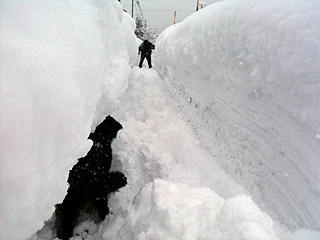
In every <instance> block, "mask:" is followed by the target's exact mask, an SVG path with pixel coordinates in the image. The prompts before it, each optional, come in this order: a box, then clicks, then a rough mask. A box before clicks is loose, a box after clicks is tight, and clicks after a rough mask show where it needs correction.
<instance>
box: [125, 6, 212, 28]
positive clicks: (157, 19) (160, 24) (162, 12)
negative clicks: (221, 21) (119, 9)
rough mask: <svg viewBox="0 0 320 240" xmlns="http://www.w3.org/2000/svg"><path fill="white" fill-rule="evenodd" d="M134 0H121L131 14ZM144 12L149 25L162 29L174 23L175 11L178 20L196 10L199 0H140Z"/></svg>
mask: <svg viewBox="0 0 320 240" xmlns="http://www.w3.org/2000/svg"><path fill="white" fill-rule="evenodd" d="M131 2H132V0H121V3H122V5H123V8H124V9H126V10H127V11H128V13H130V14H131ZM139 2H140V5H141V7H142V9H143V14H144V16H145V18H146V19H147V24H148V26H149V27H152V28H154V29H155V30H162V29H164V28H166V27H168V26H170V25H172V24H173V20H174V11H177V16H176V22H181V21H182V20H183V19H184V18H186V17H188V16H189V15H190V14H192V13H193V12H195V10H196V5H197V0H140V1H139ZM200 2H206V3H207V4H209V3H212V2H213V0H207V1H205V0H202V1H201V0H200Z"/></svg>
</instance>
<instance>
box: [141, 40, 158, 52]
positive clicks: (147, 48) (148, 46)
mask: <svg viewBox="0 0 320 240" xmlns="http://www.w3.org/2000/svg"><path fill="white" fill-rule="evenodd" d="M154 49H155V46H154V45H153V44H152V43H151V42H149V41H148V40H144V41H143V43H141V45H140V47H139V54H140V53H141V54H142V55H151V53H152V50H154Z"/></svg>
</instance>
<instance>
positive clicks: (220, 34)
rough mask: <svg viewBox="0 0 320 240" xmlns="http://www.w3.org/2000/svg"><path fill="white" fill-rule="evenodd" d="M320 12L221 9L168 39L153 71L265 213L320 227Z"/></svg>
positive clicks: (311, 6)
mask: <svg viewBox="0 0 320 240" xmlns="http://www.w3.org/2000/svg"><path fill="white" fill-rule="evenodd" d="M319 16H320V5H319V3H318V2H316V1H301V2H294V3H292V2H287V1H282V2H281V3H279V2H276V1H271V2H238V1H224V2H221V3H216V4H213V5H210V6H208V7H207V8H205V9H203V10H201V11H199V12H197V13H196V14H193V15H192V16H190V17H189V18H187V19H186V20H185V21H183V22H182V23H180V24H177V25H175V26H172V27H169V28H168V29H167V30H166V31H164V32H163V33H162V34H161V35H160V37H159V39H158V41H157V43H156V52H155V55H156V59H155V67H156V68H157V69H158V71H159V73H160V75H161V76H162V77H163V78H164V81H165V82H166V83H167V85H168V89H169V90H170V91H171V94H172V95H173V96H175V98H176V99H177V101H178V105H179V108H180V112H181V114H182V116H183V117H184V119H186V120H188V121H190V122H191V123H192V125H193V127H194V129H195V131H196V133H197V135H198V136H199V137H200V141H201V142H202V143H203V144H204V145H205V146H206V147H207V148H208V149H209V150H210V151H211V154H212V155H213V156H215V159H216V160H217V161H218V162H219V163H220V165H221V166H222V167H223V168H224V169H225V170H226V171H227V172H228V173H229V174H231V175H232V176H233V177H234V179H236V180H237V181H238V182H239V183H241V184H243V185H244V186H245V187H246V188H247V190H248V191H249V192H250V193H251V194H252V195H253V198H254V200H255V201H256V202H258V203H259V206H260V207H261V208H262V209H263V210H266V211H267V212H268V213H269V214H271V216H272V217H273V218H274V219H279V220H280V221H281V222H283V223H285V224H286V225H287V226H288V227H290V228H291V229H295V228H299V227H307V228H312V229H319V228H320V217H319V215H318V213H317V209H318V206H319V205H318V203H319V200H320V198H319V196H320V191H319V184H318V182H319V171H320V166H319V156H320V143H319V140H317V139H316V136H317V134H318V133H319V132H318V131H319V129H320V128H319V127H320V118H319V116H320V82H319V80H320V78H319V76H320V47H319V46H320V44H319V39H320V28H319V26H320V18H319Z"/></svg>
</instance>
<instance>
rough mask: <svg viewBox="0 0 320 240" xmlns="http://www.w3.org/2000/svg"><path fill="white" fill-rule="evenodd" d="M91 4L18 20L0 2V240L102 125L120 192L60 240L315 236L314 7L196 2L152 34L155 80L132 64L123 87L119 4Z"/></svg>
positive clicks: (45, 203)
mask: <svg viewBox="0 0 320 240" xmlns="http://www.w3.org/2000/svg"><path fill="white" fill-rule="evenodd" d="M44 2H45V1H44ZM94 2H95V7H93V6H92V5H90V4H85V3H83V4H84V5H82V4H80V6H81V7H80V8H79V5H77V4H75V3H69V2H68V4H66V3H65V2H63V3H61V4H60V3H55V4H54V5H51V6H50V8H47V5H46V4H45V5H40V6H42V7H41V11H36V9H37V8H33V7H34V6H39V5H32V4H31V5H28V7H29V8H30V9H31V12H30V14H29V12H26V11H24V9H25V7H26V6H25V5H19V6H21V8H20V7H19V8H18V10H19V11H18V12H16V11H13V10H15V9H16V7H18V6H15V7H14V8H11V7H10V6H13V5H8V2H4V4H3V1H2V2H1V5H0V7H1V11H3V12H4V13H5V15H3V14H1V18H2V19H7V20H10V21H6V22H7V23H6V24H3V21H1V24H2V25H1V50H2V49H4V50H5V52H4V53H5V54H4V55H1V65H0V67H1V88H2V90H1V91H4V90H5V91H4V93H5V94H6V95H2V94H1V115H0V117H1V148H4V150H5V151H2V150H1V193H2V191H3V190H4V191H5V193H6V195H5V197H4V198H2V196H1V200H2V202H3V203H4V204H5V205H3V204H2V202H1V239H2V238H3V239H6V240H7V239H26V238H27V237H28V234H29V233H30V231H35V228H36V227H38V228H40V226H41V222H42V221H43V220H46V219H47V218H49V216H50V213H51V212H52V206H53V205H54V204H55V203H57V202H58V201H61V200H62V198H63V194H65V190H66V187H67V186H66V182H65V180H66V177H67V172H68V170H69V168H70V167H71V165H72V164H73V163H74V162H75V161H76V159H77V158H78V157H79V156H81V155H83V154H85V152H86V151H87V149H88V148H89V147H90V142H88V141H87V140H86V138H87V135H88V133H89V132H90V130H91V129H93V128H94V127H95V126H96V124H97V123H98V122H99V120H100V119H102V118H103V117H104V116H105V115H106V114H109V113H111V114H112V115H113V116H114V117H115V118H116V119H117V120H118V121H120V122H121V124H122V125H123V127H124V128H123V130H121V131H120V132H119V134H118V137H117V139H116V140H115V141H114V143H113V153H114V162H113V166H112V168H113V169H117V170H120V171H123V172H124V173H125V174H126V176H127V177H128V185H127V186H126V187H124V188H122V189H120V191H119V192H117V193H115V194H113V195H112V196H111V198H110V201H109V205H110V209H111V213H110V214H109V215H108V216H107V218H106V219H105V221H103V222H102V223H101V224H97V223H95V222H94V221H90V219H89V220H87V221H84V222H82V223H81V224H80V225H79V226H78V227H76V228H75V230H74V233H75V234H79V235H81V236H82V237H83V238H82V237H75V238H74V239H87V240H89V239H90V240H92V239H95V240H101V239H113V240H119V239H121V240H132V239H139V240H140V239H186V240H188V239H217V240H218V239H219V240H222V239H225V240H230V239H247V240H249V239H250V240H251V239H282V240H289V239H291V240H294V239H302V238H303V239H309V240H311V239H315V240H316V239H319V232H318V231H319V215H318V209H319V208H318V207H319V205H318V203H319V202H320V201H319V195H320V194H319V185H318V182H319V179H318V177H319V175H318V174H319V170H320V169H319V158H318V157H319V153H320V152H319V151H320V142H319V139H318V136H319V126H320V123H319V121H320V118H319V111H320V110H319V109H320V108H319V104H320V101H319V100H320V99H319V96H320V92H319V89H320V82H319V80H320V78H319V76H320V72H319V71H320V59H319V58H320V54H319V53H320V50H319V46H320V45H319V41H320V40H319V39H320V28H319V26H320V24H319V21H320V18H319V15H320V5H319V3H317V2H316V1H301V2H294V3H293V2H289V1H282V2H281V3H279V2H278V1H268V2H252V1H248V2H247V1H241V2H239V1H224V2H221V3H217V4H213V5H210V6H208V7H207V8H205V9H203V10H201V11H199V12H197V13H196V14H193V15H192V16H190V17H189V18H188V19H186V20H185V21H184V22H182V23H180V24H177V25H176V26H173V27H171V28H169V29H167V30H166V31H165V32H163V33H162V35H161V36H160V38H159V39H158V41H157V43H156V52H155V54H154V57H153V60H154V62H153V63H154V64H153V65H154V67H155V69H151V70H150V69H139V68H138V67H133V68H132V71H131V75H130V78H129V79H128V84H127V78H128V77H129V63H130V62H133V61H136V59H134V55H135V54H136V53H137V48H136V42H135V39H133V35H132V32H131V31H132V26H131V27H130V25H131V24H132V21H130V20H129V19H127V17H128V15H124V14H123V13H122V11H121V7H120V5H119V4H118V3H117V1H115V0H114V1H110V2H109V1H94ZM42 3H43V2H42ZM81 3H82V2H81ZM7 5H8V6H9V7H8V6H7ZM22 6H23V7H22ZM43 7H44V8H43ZM69 7H70V8H69ZM3 9H4V10H7V11H4V10H3ZM33 9H34V10H33ZM44 10H45V11H44ZM64 12H68V14H64ZM18 13H19V14H18ZM43 13H50V14H43ZM37 14H38V15H37ZM43 15H45V16H46V17H45V16H43ZM17 16H18V17H17ZM19 16H22V17H19ZM33 16H35V17H37V18H38V19H44V20H43V21H33V20H32V19H33ZM4 17H5V18H4ZM2 19H1V20H2ZM48 19H49V20H50V19H51V20H50V21H49V23H52V24H51V25H48V24H47V23H48V22H47V20H48ZM72 19H73V20H74V21H73V20H72ZM31 20H32V21H31ZM65 20H66V21H65ZM30 21H31V23H33V24H35V25H34V26H35V28H33V27H31V26H32V25H29V24H25V25H22V28H21V29H18V30H16V28H17V26H19V24H22V23H23V22H25V23H28V22H30ZM55 21H57V23H56V22H55ZM38 23H39V24H40V25H38ZM81 23H83V24H81ZM10 24H11V25H10ZM14 24H15V25H14ZM56 24H57V25H56ZM61 24H63V26H61ZM69 24H73V25H71V26H70V25H69ZM41 26H44V29H45V30H46V31H44V32H45V33H47V34H48V35H46V34H44V35H43V36H42V34H41V35H39V34H38V33H39V32H38V30H37V29H39V28H38V27H41ZM48 26H51V27H48ZM98 26H99V27H98ZM60 27H62V30H61V28H60ZM83 28H84V29H83ZM30 29H31V30H30ZM59 29H60V30H59ZM12 30H15V31H12ZM39 31H40V30H39ZM57 31H58V32H57ZM60 31H62V32H60ZM3 32H4V33H6V34H4V35H3V34H2V33H3ZM41 33H42V32H41ZM88 33H92V34H89V35H87V34H88ZM122 34H123V35H122ZM37 36H38V38H37ZM40 36H41V37H40ZM94 36H96V37H94ZM97 36H99V37H97ZM80 39H81V40H80ZM78 41H79V42H78ZM82 41H83V42H82ZM65 42H67V43H69V45H68V46H69V47H68V48H67V49H66V48H64V44H65ZM77 43H79V44H77ZM80 43H81V44H80ZM88 43H90V44H88ZM35 46H36V47H37V48H40V50H39V51H37V48H36V47H35ZM30 47H31V48H30ZM17 49H18V50H19V51H17ZM50 49H52V51H53V52H58V54H57V55H55V54H50V51H49V50H50ZM44 50H47V51H44ZM65 51H67V53H69V54H66V55H63V54H64V53H65ZM61 54H62V56H64V57H65V58H66V59H65V58H61V59H62V60H63V59H65V60H63V61H62V60H61V61H57V59H56V58H58V60H59V59H60V58H59V56H61ZM3 56H6V57H5V58H4V57H3ZM55 57H56V58H55ZM118 57H119V58H118ZM38 59H40V60H38ZM17 63H19V64H17ZM38 66H40V67H38ZM8 69H14V70H15V71H8ZM53 70H55V71H53ZM78 71H80V72H78ZM9 80H10V81H9ZM42 83H43V84H42ZM52 84H53V85H52ZM124 92H125V94H123V93H124ZM4 96H5V97H4ZM100 96H101V97H100ZM11 102H12V103H11ZM9 103H11V104H12V105H11V106H10V107H9ZM117 105H118V106H120V107H119V108H117ZM70 106H73V108H72V107H70ZM21 115H23V116H24V118H20V116H21ZM19 154H20V155H19ZM17 155H19V156H18V157H17ZM3 156H4V157H5V158H4V157H3ZM2 159H5V161H3V160H2ZM18 163H19V165H18ZM39 166H41V168H40V167H39ZM4 167H5V168H4ZM14 168H16V169H14ZM3 169H6V171H3ZM20 172H21V173H20ZM3 173H4V174H3ZM20 176H21V178H20ZM26 187H29V188H27V189H26ZM10 189H11V190H10ZM28 189H31V191H30V192H29V190H28ZM50 190H51V192H50ZM10 194H11V195H10ZM50 194H51V195H50ZM13 197H15V198H13ZM13 199H14V200H13ZM3 206H4V207H3ZM14 207H16V208H15V209H14ZM50 208H51V209H50ZM10 211H11V212H10ZM3 219H4V220H5V221H3ZM19 225H21V228H19ZM53 227H54V226H52V225H49V224H48V225H46V226H45V228H44V229H42V230H41V231H40V232H38V233H37V234H35V235H34V236H33V237H32V240H43V239H46V240H48V239H52V238H53V236H54V234H53V233H54V229H53ZM288 228H289V229H290V231H289V229H288ZM310 229H313V230H310ZM4 230H5V231H4ZM10 234H11V235H10Z"/></svg>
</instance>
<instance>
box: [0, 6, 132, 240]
mask: <svg viewBox="0 0 320 240" xmlns="http://www.w3.org/2000/svg"><path fill="white" fill-rule="evenodd" d="M0 9H1V10H0V11H1V14H0V36H1V38H0V41H1V42H0V50H1V58H0V72H1V75H0V76H1V94H0V98H1V102H0V136H1V138H0V148H1V150H0V152H1V174H0V175H1V176H0V178H1V185H0V192H1V204H0V216H1V220H0V239H3V240H15V239H27V238H28V237H30V236H31V235H32V234H33V233H34V232H35V231H36V230H38V229H39V228H41V227H42V226H43V222H44V221H45V220H47V219H48V218H49V217H50V216H51V215H52V213H53V211H54V205H55V204H57V203H60V202H62V200H63V198H64V196H65V195H66V191H67V187H68V186H67V177H68V172H69V170H70V169H71V167H72V166H73V164H74V163H75V162H76V161H77V159H78V158H79V157H81V156H84V155H86V153H87V151H88V150H89V149H90V147H91V145H92V142H91V141H89V140H87V137H88V135H89V133H90V132H91V131H92V130H94V128H95V126H96V125H97V124H98V123H99V122H100V121H101V120H102V119H104V117H105V116H106V115H107V114H109V113H110V112H111V111H113V110H115V109H116V108H117V107H118V104H119V98H120V97H121V96H122V95H123V93H124V92H125V90H126V88H127V79H128V77H129V74H130V64H132V63H133V61H134V60H135V56H136V54H137V50H136V48H137V46H136V39H135V36H134V34H133V31H134V27H135V26H134V22H133V21H132V19H131V18H130V16H129V15H128V14H125V13H124V12H123V11H122V7H121V5H120V4H119V3H118V1H115V0H114V1H99V0H98V1H80V2H78V1H49V0H41V1H1V2H0Z"/></svg>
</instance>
